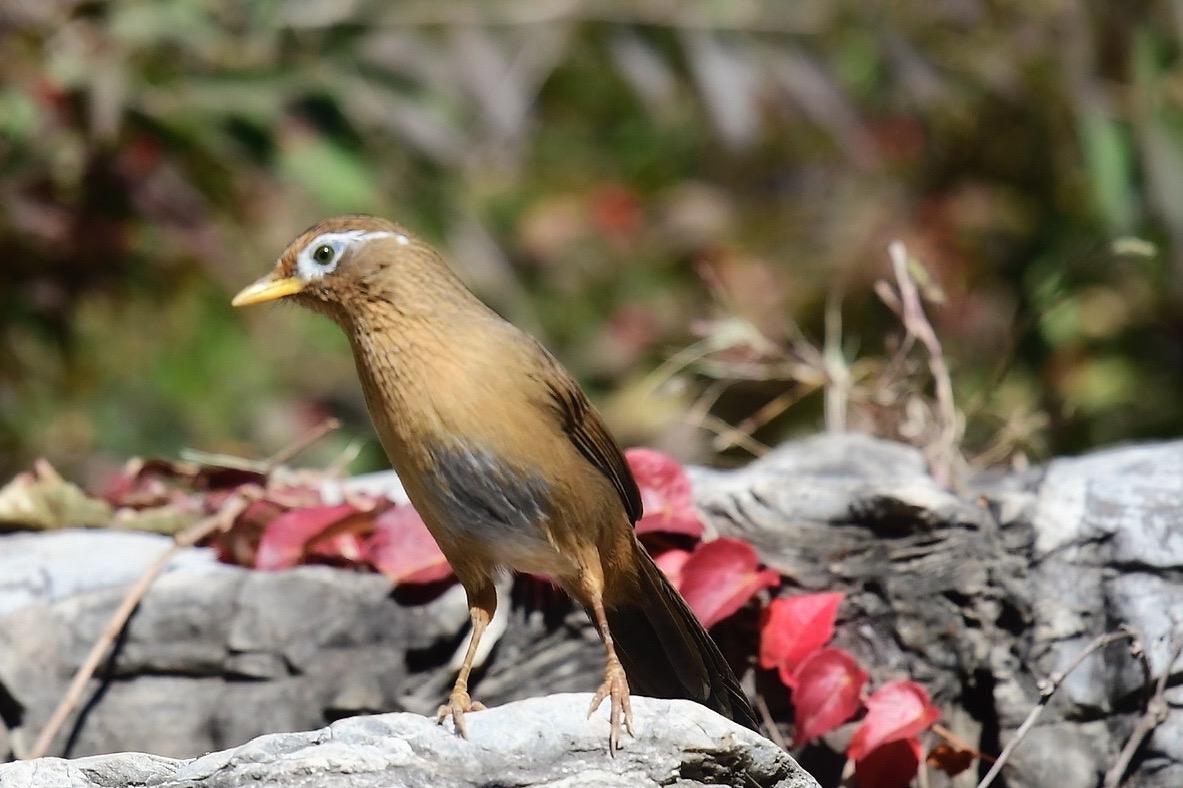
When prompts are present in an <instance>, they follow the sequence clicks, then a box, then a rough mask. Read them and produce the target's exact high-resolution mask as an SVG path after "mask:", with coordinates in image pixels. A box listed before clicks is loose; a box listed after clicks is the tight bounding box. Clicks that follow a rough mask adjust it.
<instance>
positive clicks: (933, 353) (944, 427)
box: [887, 241, 957, 487]
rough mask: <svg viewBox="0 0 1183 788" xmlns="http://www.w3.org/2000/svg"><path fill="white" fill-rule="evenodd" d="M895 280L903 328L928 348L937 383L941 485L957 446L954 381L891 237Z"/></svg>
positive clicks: (948, 477)
mask: <svg viewBox="0 0 1183 788" xmlns="http://www.w3.org/2000/svg"><path fill="white" fill-rule="evenodd" d="M887 251H888V254H889V255H891V265H892V269H893V271H894V273H895V278H896V284H897V285H898V286H899V289H900V307H901V312H900V318H901V320H902V321H903V323H904V330H905V331H907V332H908V334H910V335H912V336H914V337H916V339H918V340H919V341H920V343H921V344H923V345H924V347H925V349H926V350H927V351H928V366H929V369H930V370H931V371H932V379H933V383H934V385H935V386H936V399H937V414H938V416H939V417H940V433H939V435H938V438H937V445H936V450H935V452H934V453H933V454H934V456H933V458H932V460H931V464H932V471H933V476H934V477H935V478H936V480H937V482H938V483H939V484H941V485H942V486H944V487H949V486H950V485H951V484H952V483H953V462H954V454H955V452H956V447H957V408H956V407H955V405H954V403H953V382H952V380H951V378H950V377H949V367H948V365H947V364H946V363H945V353H944V350H943V349H942V348H941V342H940V340H939V339H937V334H936V331H934V330H933V327H932V324H931V323H929V322H928V317H927V316H926V315H925V314H924V307H923V305H922V304H921V303H920V293H919V291H918V290H917V288H916V282H915V281H914V280H913V279H912V276H911V274H909V273H908V250H907V249H906V248H905V247H904V244H903V242H901V241H892V242H891V244H890V245H889V246H888V247H887Z"/></svg>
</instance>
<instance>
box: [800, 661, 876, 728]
mask: <svg viewBox="0 0 1183 788" xmlns="http://www.w3.org/2000/svg"><path fill="white" fill-rule="evenodd" d="M791 678H792V683H791V684H790V686H791V687H792V690H793V717H794V721H795V724H796V731H795V732H794V735H793V743H794V745H795V746H798V747H799V746H801V745H803V744H806V743H807V742H809V741H812V740H813V739H815V738H817V737H818V736H822V735H824V734H826V733H829V732H830V731H832V730H834V729H835V728H837V727H838V726H839V725H841V724H842V723H844V722H846V721H847V720H849V719H850V718H851V717H853V716H854V715H855V713H856V712H857V711H858V710H859V705H860V704H859V694H860V693H861V692H862V690H863V685H864V684H866V683H867V672H866V671H865V670H863V669H862V668H860V667H859V666H858V663H857V662H855V661H854V657H852V656H850V654H847V653H846V652H845V651H843V650H842V649H838V648H823V649H820V650H818V651H815V652H813V653H812V654H810V655H809V656H808V657H806V658H805V660H804V661H803V662H802V663H801V664H800V665H798V666H797V670H796V672H794V673H793V675H792V677H791Z"/></svg>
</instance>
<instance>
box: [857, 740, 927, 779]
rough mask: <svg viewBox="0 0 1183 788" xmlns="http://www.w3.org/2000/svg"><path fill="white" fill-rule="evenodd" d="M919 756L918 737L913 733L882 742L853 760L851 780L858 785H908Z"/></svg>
mask: <svg viewBox="0 0 1183 788" xmlns="http://www.w3.org/2000/svg"><path fill="white" fill-rule="evenodd" d="M920 757H921V750H920V740H919V739H917V738H916V737H914V736H913V737H911V738H907V739H897V740H896V741H893V742H889V743H887V744H884V745H881V746H879V747H876V748H875V749H873V750H871V751H870V752H869V753H867V756H866V757H865V758H862V759H861V760H858V761H855V762H854V783H855V785H857V786H858V788H908V784H909V783H911V782H912V778H913V777H915V776H916V772H917V771H918V770H919V769H920Z"/></svg>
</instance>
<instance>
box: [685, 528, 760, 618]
mask: <svg viewBox="0 0 1183 788" xmlns="http://www.w3.org/2000/svg"><path fill="white" fill-rule="evenodd" d="M759 564H760V559H759V557H758V556H757V555H756V551H755V550H754V549H753V548H752V546H751V545H749V544H748V543H747V542H741V541H739V540H738V539H716V540H714V541H713V542H703V543H702V544H700V545H698V546H697V547H696V548H694V552H693V553H691V554H690V557H689V558H688V559H686V562H685V563H684V564H682V582H681V584H680V585H679V586H678V590H679V591H681V592H682V596H684V597H685V598H686V601H687V602H688V603H689V604H690V608H691V609H692V610H693V611H694V612H695V614H696V615H697V616H698V619H699V621H701V622H702V625H703V626H704V627H711V626H714V625H715V624H717V623H718V622H720V621H722V620H723V619H725V618H727V617H728V616H730V615H731V614H732V613H734V612H735V611H737V610H739V609H740V608H741V607H743V606H744V604H745V603H746V602H747V601H748V600H749V599H751V598H752V597H753V596H754V595H755V594H756V592H757V591H759V590H760V589H762V588H768V587H769V586H774V585H776V584H777V583H779V582H780V574H779V573H777V572H776V570H774V569H763V570H761V569H759Z"/></svg>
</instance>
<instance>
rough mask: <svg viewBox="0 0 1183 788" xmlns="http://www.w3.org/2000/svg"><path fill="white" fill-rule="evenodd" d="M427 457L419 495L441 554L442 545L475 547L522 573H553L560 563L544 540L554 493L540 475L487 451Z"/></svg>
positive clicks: (436, 451) (457, 450) (436, 452)
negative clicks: (427, 463) (423, 502)
mask: <svg viewBox="0 0 1183 788" xmlns="http://www.w3.org/2000/svg"><path fill="white" fill-rule="evenodd" d="M429 455H430V458H431V463H430V465H429V466H428V467H427V468H425V469H424V473H423V474H422V482H423V484H422V494H423V495H424V496H425V497H426V498H427V501H425V503H426V504H427V506H426V507H425V508H426V509H428V510H429V511H430V512H431V513H432V515H433V516H432V517H430V519H431V520H434V521H435V522H429V525H431V526H433V529H432V530H433V532H437V533H438V534H439V536H438V537H437V538H438V539H439V540H440V542H441V547H443V548H444V551H445V553H446V552H448V548H447V546H446V545H445V544H444V543H452V544H454V545H456V546H457V547H458V548H460V547H462V546H463V547H466V548H468V549H472V548H474V547H475V548H477V549H480V550H482V551H484V552H485V553H486V555H487V556H488V557H489V558H490V559H491V560H492V561H493V562H495V563H497V564H500V565H502V566H508V567H511V568H513V569H516V570H519V571H525V572H552V571H554V570H555V569H556V568H557V567H558V565H559V564H561V563H562V562H563V560H564V559H563V557H562V556H561V555H560V554H559V552H558V550H557V549H556V547H555V545H553V544H552V543H551V541H550V540H549V539H548V537H547V533H548V529H547V523H548V519H549V517H550V513H551V503H550V500H551V495H552V494H553V491H552V490H551V485H550V484H549V483H548V482H547V481H546V480H545V479H544V478H543V477H542V475H541V474H540V473H537V472H534V471H532V470H530V469H523V468H519V467H514V466H512V465H510V464H508V463H506V462H504V461H502V460H500V459H499V458H498V457H497V456H496V455H495V454H493V453H492V452H490V451H488V450H480V449H471V448H466V447H462V446H446V447H445V446H436V447H433V448H432V449H431V451H430V452H429Z"/></svg>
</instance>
